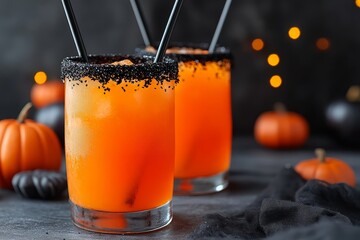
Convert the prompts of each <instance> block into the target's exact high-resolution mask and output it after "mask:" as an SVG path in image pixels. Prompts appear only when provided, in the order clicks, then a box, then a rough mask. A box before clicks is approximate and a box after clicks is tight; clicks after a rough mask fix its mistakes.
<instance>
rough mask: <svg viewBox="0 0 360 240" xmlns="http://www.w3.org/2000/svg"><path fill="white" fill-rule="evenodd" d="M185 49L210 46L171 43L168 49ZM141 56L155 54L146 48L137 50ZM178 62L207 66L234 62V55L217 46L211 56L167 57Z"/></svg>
mask: <svg viewBox="0 0 360 240" xmlns="http://www.w3.org/2000/svg"><path fill="white" fill-rule="evenodd" d="M173 47H179V48H181V47H184V48H195V49H196V48H198V49H202V50H208V48H209V44H207V43H177V42H175V43H170V44H169V46H168V48H173ZM135 51H136V52H137V54H139V55H140V56H152V55H153V54H151V53H149V52H148V51H146V50H145V48H137V49H136V50H135ZM165 56H166V57H168V58H171V59H173V60H175V61H177V62H193V61H196V62H199V63H201V64H205V63H206V62H217V61H223V60H226V59H227V60H230V61H231V62H232V54H231V52H230V50H229V49H228V48H226V47H223V46H216V48H215V50H214V52H213V53H210V54H187V53H185V54H183V53H168V54H166V55H165Z"/></svg>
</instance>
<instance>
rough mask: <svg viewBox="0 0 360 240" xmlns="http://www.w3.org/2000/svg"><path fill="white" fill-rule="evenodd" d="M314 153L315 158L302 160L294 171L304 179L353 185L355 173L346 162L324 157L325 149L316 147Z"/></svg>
mask: <svg viewBox="0 0 360 240" xmlns="http://www.w3.org/2000/svg"><path fill="white" fill-rule="evenodd" d="M315 154H316V156H317V158H315V159H309V160H305V161H302V162H300V163H298V164H297V165H296V166H295V171H296V172H297V173H299V174H300V175H301V176H302V177H303V178H304V179H306V180H310V179H318V180H322V181H325V182H328V183H331V184H334V183H347V184H349V185H350V186H352V187H355V184H356V178H355V173H354V171H353V170H352V168H351V167H350V166H349V165H348V164H347V163H345V162H343V161H341V160H339V159H336V158H331V157H325V151H324V149H321V148H318V149H316V150H315Z"/></svg>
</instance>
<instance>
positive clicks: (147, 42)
mask: <svg viewBox="0 0 360 240" xmlns="http://www.w3.org/2000/svg"><path fill="white" fill-rule="evenodd" d="M130 3H131V7H132V9H133V12H134V15H135V18H136V21H137V24H138V26H139V29H140V33H141V36H142V38H143V40H144V44H145V46H146V47H147V46H151V40H150V37H149V31H148V28H147V26H146V25H145V22H144V15H143V12H142V11H141V8H140V6H139V4H138V1H137V0H130Z"/></svg>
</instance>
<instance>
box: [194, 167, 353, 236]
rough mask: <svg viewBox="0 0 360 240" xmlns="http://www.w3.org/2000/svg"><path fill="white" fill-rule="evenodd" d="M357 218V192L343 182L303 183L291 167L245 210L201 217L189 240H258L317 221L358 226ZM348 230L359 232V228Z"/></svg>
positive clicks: (278, 176) (316, 222)
mask: <svg viewBox="0 0 360 240" xmlns="http://www.w3.org/2000/svg"><path fill="white" fill-rule="evenodd" d="M236 211H237V212H236ZM359 219H360V191H359V190H357V189H355V188H352V187H350V186H348V185H347V184H343V183H341V184H332V185H330V184H327V183H325V182H322V181H317V180H311V181H305V180H304V179H302V178H301V177H300V176H299V175H298V174H297V173H296V172H295V171H294V169H293V168H283V169H282V170H281V171H280V172H279V174H278V175H277V176H276V177H275V179H274V180H273V182H272V183H270V185H269V186H268V187H267V188H266V189H265V190H264V191H263V192H262V193H261V194H260V195H259V196H258V197H257V198H256V199H255V200H254V202H252V203H251V204H250V205H249V206H247V207H246V208H245V209H237V210H235V209H234V213H233V214H231V215H228V216H223V215H220V214H209V215H206V216H204V219H203V222H202V223H201V224H200V225H199V226H197V228H196V229H195V230H194V232H193V233H192V235H191V237H190V239H204V238H206V239H208V238H210V239H211V238H213V239H219V238H222V239H259V238H267V237H269V236H274V234H275V235H276V234H278V233H283V232H284V231H290V230H293V229H297V228H298V227H305V228H306V227H313V225H314V224H318V225H315V226H321V224H319V223H321V222H330V223H334V224H335V223H336V224H338V225H339V223H341V226H349V225H350V226H351V225H360V221H359ZM338 228H339V227H338ZM340 228H341V227H340ZM343 228H344V227H343ZM344 229H348V227H345V228H344ZM351 229H354V231H355V232H359V230H360V227H353V228H351ZM307 239H311V238H307ZM313 239H318V238H313Z"/></svg>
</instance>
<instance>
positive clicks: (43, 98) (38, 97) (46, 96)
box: [31, 80, 65, 108]
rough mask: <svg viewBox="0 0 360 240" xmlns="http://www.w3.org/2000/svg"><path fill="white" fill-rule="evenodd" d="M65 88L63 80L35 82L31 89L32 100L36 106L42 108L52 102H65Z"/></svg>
mask: <svg viewBox="0 0 360 240" xmlns="http://www.w3.org/2000/svg"><path fill="white" fill-rule="evenodd" d="M64 99H65V88H64V83H62V82H61V81H55V80H53V81H49V82H45V83H43V84H35V85H34V86H33V87H32V89H31V101H32V103H33V104H34V106H35V107H37V108H41V107H45V106H47V105H49V104H52V103H57V102H64Z"/></svg>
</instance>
